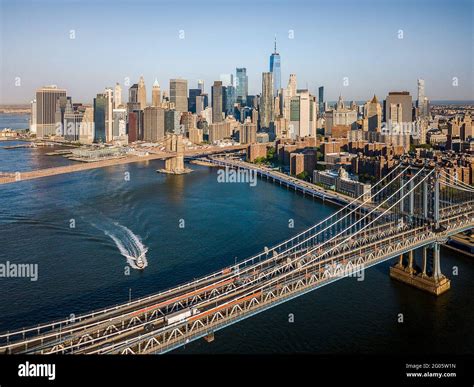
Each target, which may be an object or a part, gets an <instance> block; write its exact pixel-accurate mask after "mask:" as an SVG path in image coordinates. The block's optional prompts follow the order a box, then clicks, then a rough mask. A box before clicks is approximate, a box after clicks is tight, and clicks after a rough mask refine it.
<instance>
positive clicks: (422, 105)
mask: <svg viewBox="0 0 474 387" xmlns="http://www.w3.org/2000/svg"><path fill="white" fill-rule="evenodd" d="M416 107H417V110H418V116H420V117H427V116H428V115H429V101H428V98H426V96H425V80H424V79H418V99H417V101H416Z"/></svg>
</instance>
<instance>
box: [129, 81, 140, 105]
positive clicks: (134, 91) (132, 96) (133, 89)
mask: <svg viewBox="0 0 474 387" xmlns="http://www.w3.org/2000/svg"><path fill="white" fill-rule="evenodd" d="M128 102H129V103H139V102H138V84H137V83H134V84H133V85H132V86H130V88H129V89H128Z"/></svg>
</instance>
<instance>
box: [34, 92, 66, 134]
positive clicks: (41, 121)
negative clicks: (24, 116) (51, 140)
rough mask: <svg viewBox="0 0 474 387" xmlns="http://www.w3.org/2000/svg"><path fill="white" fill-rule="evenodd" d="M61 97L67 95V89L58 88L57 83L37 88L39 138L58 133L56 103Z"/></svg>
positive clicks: (37, 131)
mask: <svg viewBox="0 0 474 387" xmlns="http://www.w3.org/2000/svg"><path fill="white" fill-rule="evenodd" d="M60 97H66V90H65V89H58V87H57V86H56V85H52V86H45V87H42V88H40V89H38V90H36V136H37V137H38V138H43V137H45V136H52V135H54V134H55V133H56V129H57V122H56V104H57V101H58V99H59V98H60ZM61 124H62V123H61Z"/></svg>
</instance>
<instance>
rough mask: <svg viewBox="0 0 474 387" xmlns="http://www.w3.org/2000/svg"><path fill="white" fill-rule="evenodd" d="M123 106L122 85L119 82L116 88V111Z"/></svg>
mask: <svg viewBox="0 0 474 387" xmlns="http://www.w3.org/2000/svg"><path fill="white" fill-rule="evenodd" d="M121 104H122V86H120V83H118V82H117V83H116V84H115V88H114V109H118V108H119V106H120V105H121Z"/></svg>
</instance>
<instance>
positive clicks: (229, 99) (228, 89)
mask: <svg viewBox="0 0 474 387" xmlns="http://www.w3.org/2000/svg"><path fill="white" fill-rule="evenodd" d="M222 89H223V102H222V104H223V110H224V113H225V115H226V116H229V115H231V116H233V115H234V104H235V102H236V98H235V87H234V86H225V87H223V88H222Z"/></svg>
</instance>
